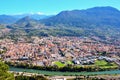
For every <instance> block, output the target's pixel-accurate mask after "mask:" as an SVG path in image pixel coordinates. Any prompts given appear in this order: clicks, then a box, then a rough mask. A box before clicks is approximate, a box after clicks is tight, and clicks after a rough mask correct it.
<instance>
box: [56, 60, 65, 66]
mask: <svg viewBox="0 0 120 80" xmlns="http://www.w3.org/2000/svg"><path fill="white" fill-rule="evenodd" d="M54 64H55V65H57V66H58V67H64V66H65V64H64V63H62V62H60V61H56V62H54Z"/></svg>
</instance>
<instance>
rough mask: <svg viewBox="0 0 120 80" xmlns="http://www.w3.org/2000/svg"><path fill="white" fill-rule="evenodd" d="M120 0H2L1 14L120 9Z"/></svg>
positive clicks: (0, 2)
mask: <svg viewBox="0 0 120 80" xmlns="http://www.w3.org/2000/svg"><path fill="white" fill-rule="evenodd" d="M119 3H120V0H0V14H11V15H17V14H26V13H30V14H35V13H38V14H44V15H52V14H57V13H59V12H61V11H65V10H74V9H79V10H81V9H87V8H92V7H97V6H111V7H115V8H117V9H119V10H120V4H119Z"/></svg>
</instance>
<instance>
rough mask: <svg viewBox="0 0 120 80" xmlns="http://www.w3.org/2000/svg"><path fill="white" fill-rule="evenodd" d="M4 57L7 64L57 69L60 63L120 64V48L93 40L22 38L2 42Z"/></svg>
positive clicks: (2, 55)
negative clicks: (28, 39)
mask: <svg viewBox="0 0 120 80" xmlns="http://www.w3.org/2000/svg"><path fill="white" fill-rule="evenodd" d="M0 50H1V52H4V54H1V55H0V57H1V58H3V60H4V61H7V62H22V63H32V64H33V65H37V66H54V65H57V64H59V63H64V64H67V63H68V64H71V65H90V64H94V63H95V61H97V60H105V61H107V62H115V63H116V64H117V65H120V58H119V57H120V55H119V53H120V49H119V46H116V45H115V44H107V43H103V42H100V41H96V40H94V39H90V38H80V37H53V36H51V37H41V38H39V37H32V41H31V42H26V41H25V40H24V39H18V41H17V42H14V41H13V40H10V39H4V40H1V41H0Z"/></svg>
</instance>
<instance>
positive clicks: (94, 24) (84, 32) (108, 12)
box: [0, 6, 120, 38]
mask: <svg viewBox="0 0 120 80" xmlns="http://www.w3.org/2000/svg"><path fill="white" fill-rule="evenodd" d="M7 18H8V19H7ZM7 18H6V21H8V20H9V19H11V21H12V19H13V18H15V19H13V20H14V21H12V24H11V25H7V28H9V29H13V30H16V29H19V28H20V29H21V28H22V30H23V32H25V34H28V35H38V36H49V35H52V36H87V37H88V36H89V37H91V36H97V37H100V38H106V37H113V38H116V37H119V36H120V11H119V10H118V9H116V8H113V7H110V6H107V7H94V8H89V9H84V10H71V11H62V12H60V13H59V14H57V15H54V16H49V17H46V16H45V17H44V18H43V17H42V19H40V18H39V20H38V19H35V18H33V17H31V16H29V15H28V16H26V17H23V18H20V17H19V18H17V19H16V17H15V16H14V17H13V16H12V17H10V16H8V17H7ZM37 18H38V17H37ZM0 20H1V17H0ZM15 20H16V21H15ZM2 21H4V20H2ZM8 22H9V21H8ZM0 23H1V21H0ZM26 29H27V30H26ZM14 32H15V31H14Z"/></svg>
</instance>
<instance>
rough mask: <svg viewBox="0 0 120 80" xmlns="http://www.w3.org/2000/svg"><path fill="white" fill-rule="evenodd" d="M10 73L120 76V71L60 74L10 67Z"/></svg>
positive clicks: (61, 74) (60, 74) (59, 73)
mask: <svg viewBox="0 0 120 80" xmlns="http://www.w3.org/2000/svg"><path fill="white" fill-rule="evenodd" d="M10 71H15V72H30V73H38V74H44V75H58V76H71V75H73V76H74V75H104V74H120V70H111V71H98V72H59V71H45V70H34V69H23V68H15V67H10Z"/></svg>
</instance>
